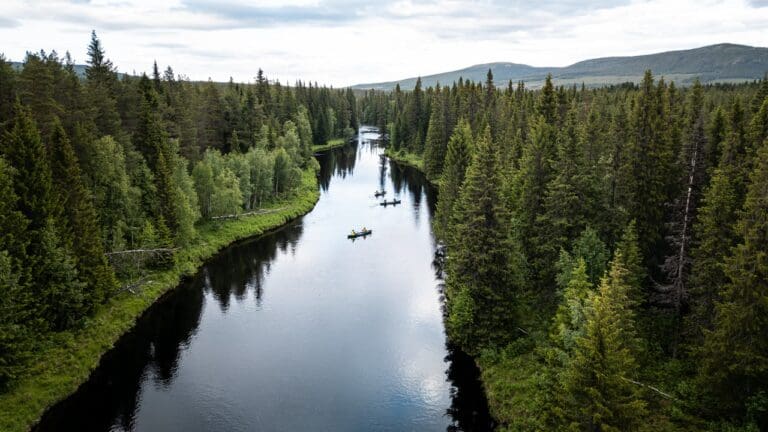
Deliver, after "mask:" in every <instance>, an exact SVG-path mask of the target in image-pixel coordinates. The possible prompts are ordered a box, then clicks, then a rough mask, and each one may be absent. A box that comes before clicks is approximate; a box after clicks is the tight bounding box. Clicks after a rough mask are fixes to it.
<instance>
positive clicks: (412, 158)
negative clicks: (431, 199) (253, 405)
mask: <svg viewBox="0 0 768 432" xmlns="http://www.w3.org/2000/svg"><path fill="white" fill-rule="evenodd" d="M384 155H385V156H386V157H388V158H390V159H392V160H393V161H395V162H397V163H399V164H401V165H406V166H409V167H412V168H416V169H417V170H419V171H421V172H422V173H424V158H422V157H421V156H419V155H417V154H413V153H408V152H406V151H404V150H400V151H397V152H395V151H393V150H392V148H391V147H387V148H386V149H384ZM424 177H425V178H427V176H426V174H425V175H424ZM427 181H428V182H429V183H430V184H431V185H432V186H435V187H439V186H440V179H439V178H438V179H430V178H427ZM438 199H439V198H438Z"/></svg>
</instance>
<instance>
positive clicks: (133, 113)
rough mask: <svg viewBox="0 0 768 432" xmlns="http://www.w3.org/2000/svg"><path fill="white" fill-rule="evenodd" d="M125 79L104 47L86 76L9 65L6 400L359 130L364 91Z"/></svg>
mask: <svg viewBox="0 0 768 432" xmlns="http://www.w3.org/2000/svg"><path fill="white" fill-rule="evenodd" d="M121 77H122V78H118V74H117V71H116V69H115V67H114V66H113V65H112V63H111V62H110V61H109V60H108V59H107V57H106V54H105V50H104V48H103V47H102V45H101V43H100V41H99V39H98V38H97V37H96V34H95V33H93V34H92V38H91V41H90V45H89V47H88V66H87V68H86V70H85V77H80V76H78V74H77V73H76V72H75V69H74V65H73V62H72V60H71V59H70V57H69V55H66V56H65V57H64V58H60V57H59V56H58V55H57V54H56V53H55V52H53V53H45V52H42V51H41V52H39V53H29V54H28V55H27V57H26V59H25V61H24V64H23V67H22V68H20V69H19V70H17V68H13V67H12V66H11V64H10V63H9V62H7V61H5V60H4V58H3V57H2V56H0V312H1V313H0V317H1V318H0V392H4V391H8V390H11V389H13V387H14V385H15V384H16V379H17V378H18V377H20V376H23V375H24V374H25V373H26V371H27V368H28V367H30V365H33V364H34V365H37V367H38V368H39V367H40V364H44V362H45V361H47V362H50V361H55V359H37V358H36V357H35V356H36V355H37V353H38V352H39V351H40V350H41V349H42V347H45V346H47V344H48V342H47V341H49V340H50V338H51V337H53V336H54V335H56V334H60V333H62V332H66V331H69V330H74V329H80V328H83V327H84V326H88V325H89V324H88V320H89V318H90V317H92V316H94V314H96V313H97V312H98V311H99V309H100V308H102V305H104V304H105V303H107V302H108V301H109V300H110V299H111V298H113V297H115V296H117V295H118V294H121V293H122V294H125V292H126V290H127V291H131V292H133V291H132V290H133V289H136V288H140V285H141V283H142V282H143V279H142V277H143V275H144V274H145V272H147V271H150V270H155V269H163V268H169V267H170V266H173V265H174V260H175V259H177V258H176V256H175V255H176V253H177V252H178V251H183V250H184V248H185V247H187V246H188V245H190V244H193V243H194V242H195V240H196V239H197V237H198V231H199V229H200V227H201V226H209V225H211V224H213V223H214V222H212V221H213V220H219V219H225V218H232V217H234V216H237V215H239V214H244V213H251V212H258V211H259V209H260V208H262V207H264V206H268V205H271V204H274V203H275V202H278V201H280V202H283V201H286V200H288V199H289V198H291V197H292V196H294V194H295V193H296V191H297V188H298V187H299V186H301V184H302V182H303V180H302V179H303V178H304V177H305V173H304V172H305V171H311V170H312V169H313V168H314V167H315V166H316V165H317V162H316V161H315V159H314V158H312V146H313V145H314V144H325V143H326V142H327V141H329V140H331V139H333V138H338V137H349V136H351V135H352V134H353V133H354V129H355V128H356V127H357V118H356V105H355V104H356V101H355V98H354V96H353V95H352V93H351V91H345V90H333V89H329V88H326V87H318V86H317V85H316V84H315V85H312V84H309V85H305V84H303V83H301V82H299V83H296V85H295V86H292V87H289V86H284V85H281V84H280V83H279V82H268V81H267V79H266V77H265V76H264V74H263V73H262V72H261V70H259V71H258V75H257V76H256V78H255V83H253V84H237V83H234V82H231V81H230V82H229V83H228V84H216V83H212V82H207V83H192V82H190V81H188V80H186V79H184V78H182V77H181V76H179V75H177V74H176V73H175V72H174V71H173V70H172V69H171V67H168V68H167V69H166V70H165V71H164V72H160V71H159V70H158V68H157V64H156V63H155V67H154V74H153V76H151V77H148V76H146V75H143V76H141V77H131V76H129V75H121ZM310 175H313V174H310ZM305 183H306V182H305ZM107 315H108V314H107ZM121 319H123V318H121ZM38 360H41V363H39V362H38ZM82 361H84V360H82ZM37 373H39V371H38V372H37ZM48 391H51V390H50V389H48ZM52 394H53V393H52ZM53 397H55V396H53ZM50 402H52V401H48V403H50ZM30 409H32V408H30ZM3 414H4V415H5V414H7V415H8V416H12V415H13V414H14V413H7V412H4V413H3ZM19 415H20V416H21V414H19ZM33 415H35V414H33ZM36 415H39V413H37V414H36ZM32 418H34V417H32Z"/></svg>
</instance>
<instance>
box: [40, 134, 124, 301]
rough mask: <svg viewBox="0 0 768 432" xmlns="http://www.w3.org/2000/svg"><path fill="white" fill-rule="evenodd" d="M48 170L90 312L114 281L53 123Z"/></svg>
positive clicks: (70, 154) (75, 168)
mask: <svg viewBox="0 0 768 432" xmlns="http://www.w3.org/2000/svg"><path fill="white" fill-rule="evenodd" d="M51 168H52V173H53V178H54V179H55V182H54V186H55V188H54V189H55V191H56V193H57V195H58V196H59V199H60V200H61V206H62V208H63V210H64V216H65V217H64V219H65V225H66V230H67V233H68V242H69V243H70V244H71V245H72V250H73V252H74V254H75V256H76V257H77V260H76V261H77V270H78V273H79V274H80V275H81V277H82V278H83V280H84V282H85V283H86V285H87V287H88V289H87V293H86V294H85V302H86V305H87V308H88V309H91V308H93V306H94V305H96V304H99V303H101V302H103V301H104V300H105V299H106V298H107V296H108V295H109V294H110V293H112V291H113V290H114V288H115V286H116V280H115V277H114V274H113V272H112V268H111V267H110V266H109V263H107V260H106V258H105V256H104V247H103V244H102V241H101V235H100V232H99V226H98V222H97V217H96V210H95V209H94V208H93V203H92V202H91V192H90V191H89V190H88V189H87V188H86V187H85V185H84V184H83V181H82V178H81V173H80V166H79V164H78V162H77V157H76V156H75V152H74V149H73V148H72V145H71V144H70V141H69V139H68V138H67V136H66V133H65V132H64V128H63V127H62V125H61V123H58V122H56V123H54V130H53V136H52V138H51Z"/></svg>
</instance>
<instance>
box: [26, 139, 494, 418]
mask: <svg viewBox="0 0 768 432" xmlns="http://www.w3.org/2000/svg"><path fill="white" fill-rule="evenodd" d="M377 137H378V134H376V133H375V131H374V130H372V129H371V128H364V129H363V130H362V131H361V133H360V136H359V138H358V142H357V143H352V144H349V145H347V146H345V147H343V148H339V149H336V150H331V151H329V152H326V153H324V154H321V155H319V156H318V161H319V162H320V165H321V172H320V188H321V196H320V200H319V201H318V204H317V206H316V207H315V209H314V210H313V211H312V212H310V213H309V214H307V215H306V216H304V217H303V218H301V219H299V220H297V221H295V222H293V223H291V224H289V225H288V226H286V227H285V228H283V229H281V230H278V231H276V232H275V233H272V234H270V235H267V236H264V237H262V238H259V239H256V240H251V241H246V242H241V243H239V244H236V245H234V246H231V247H229V248H227V249H225V250H224V251H222V252H221V253H220V254H219V255H217V256H216V257H215V258H213V259H211V260H210V261H209V262H207V263H206V264H205V265H204V266H203V267H202V268H201V269H200V271H199V272H198V273H197V274H196V275H195V276H194V277H192V278H191V279H190V280H188V281H185V282H184V283H182V284H181V286H180V287H178V288H177V289H176V290H174V291H172V292H171V293H169V294H168V295H166V296H165V297H164V298H163V299H162V300H160V301H159V302H157V303H156V304H155V305H153V306H152V307H151V308H150V309H149V310H148V311H147V312H146V313H145V314H144V316H142V318H141V319H140V320H139V321H138V323H137V325H136V327H135V328H134V329H133V330H132V331H130V332H129V333H127V334H126V335H125V336H123V337H122V338H121V339H120V341H119V342H118V344H117V345H116V347H115V348H114V349H113V350H111V351H110V352H109V353H107V354H106V355H105V356H104V357H103V358H102V361H101V364H100V365H99V367H98V369H97V370H96V371H94V373H93V374H92V376H91V377H90V379H89V380H88V381H87V382H86V383H85V384H83V386H81V388H80V389H79V390H78V391H77V392H76V393H75V394H74V395H72V396H71V397H69V398H68V399H66V400H64V401H62V402H61V403H59V404H58V405H56V406H54V407H53V408H52V409H50V410H49V411H48V412H47V413H46V414H45V416H44V417H43V419H42V421H41V423H40V424H39V425H38V426H37V428H36V430H37V431H185V432H194V431H261V430H264V431H378V430H381V431H385V430H386V431H446V430H447V431H454V430H479V431H482V430H489V429H490V428H491V420H490V418H489V416H488V411H487V404H486V400H485V396H484V395H483V392H482V390H481V387H480V384H479V382H478V379H477V376H478V371H477V369H476V368H475V366H474V364H473V362H472V360H471V359H470V358H468V357H467V356H466V355H464V354H462V353H460V352H458V351H457V350H455V349H453V348H451V347H450V346H448V345H447V343H446V337H445V331H444V328H443V320H442V309H441V305H442V298H441V291H440V282H441V281H440V279H439V271H438V268H437V264H436V261H435V256H436V255H435V247H436V245H435V239H434V237H433V234H432V231H431V226H430V225H431V224H430V221H431V218H432V213H433V211H434V203H435V192H434V190H433V189H432V188H431V187H430V186H429V184H428V183H427V182H426V181H425V179H424V177H423V176H422V175H421V174H420V173H419V172H417V171H416V170H414V169H411V168H408V167H402V166H399V165H396V164H394V163H393V162H390V161H388V160H386V159H385V158H383V157H381V155H382V153H383V149H382V148H381V147H380V146H379V143H378V141H376V138H377ZM377 189H384V190H386V191H387V195H386V198H387V199H389V200H391V199H393V198H394V197H397V198H399V199H401V200H402V203H401V204H400V205H397V206H394V207H393V206H387V207H383V206H380V205H379V201H380V199H377V198H375V197H374V196H373V193H374V191H375V190H377ZM363 226H366V227H367V228H370V229H372V230H373V233H372V235H370V236H368V237H366V238H359V239H356V240H354V241H353V240H350V239H347V234H348V233H349V232H350V230H351V229H352V228H357V229H359V228H361V227H363Z"/></svg>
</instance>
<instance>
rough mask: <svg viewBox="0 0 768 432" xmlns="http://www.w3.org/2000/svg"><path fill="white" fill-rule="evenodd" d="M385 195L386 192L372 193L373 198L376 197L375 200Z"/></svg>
mask: <svg viewBox="0 0 768 432" xmlns="http://www.w3.org/2000/svg"><path fill="white" fill-rule="evenodd" d="M386 194H387V191H381V192H379V191H376V193H374V194H373V196H375V197H377V198H378V197H380V196H384V195H386Z"/></svg>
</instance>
